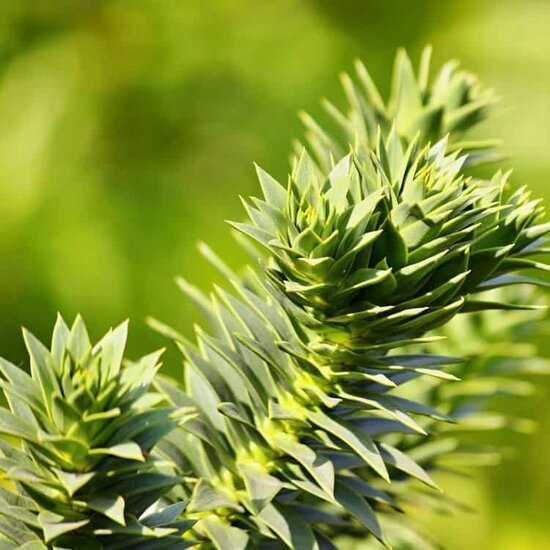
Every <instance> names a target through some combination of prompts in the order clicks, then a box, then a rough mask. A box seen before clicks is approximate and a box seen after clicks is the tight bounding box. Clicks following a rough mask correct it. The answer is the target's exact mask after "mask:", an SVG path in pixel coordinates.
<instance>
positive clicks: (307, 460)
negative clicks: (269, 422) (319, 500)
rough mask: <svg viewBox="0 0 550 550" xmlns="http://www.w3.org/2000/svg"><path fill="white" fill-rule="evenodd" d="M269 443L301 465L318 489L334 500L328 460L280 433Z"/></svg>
mask: <svg viewBox="0 0 550 550" xmlns="http://www.w3.org/2000/svg"><path fill="white" fill-rule="evenodd" d="M271 442H272V444H273V445H274V446H276V447H277V448H278V449H280V450H281V451H283V452H285V453H286V454H288V455H289V456H291V457H292V458H294V459H295V460H296V461H297V462H298V463H299V464H301V465H302V466H303V467H304V468H305V469H306V470H307V471H308V472H309V474H310V475H311V476H312V477H313V479H314V480H315V481H316V482H317V483H318V485H319V487H320V488H321V489H322V490H323V491H325V493H327V495H328V496H329V497H330V498H334V466H333V465H332V462H331V461H330V460H328V459H327V458H325V457H323V456H321V455H319V454H318V453H316V452H315V451H314V450H313V449H311V448H310V447H308V446H307V445H303V444H301V443H299V442H298V441H296V440H295V439H293V438H292V437H291V436H290V435H287V434H285V433H282V432H279V433H276V434H275V435H274V436H273V437H272V439H271Z"/></svg>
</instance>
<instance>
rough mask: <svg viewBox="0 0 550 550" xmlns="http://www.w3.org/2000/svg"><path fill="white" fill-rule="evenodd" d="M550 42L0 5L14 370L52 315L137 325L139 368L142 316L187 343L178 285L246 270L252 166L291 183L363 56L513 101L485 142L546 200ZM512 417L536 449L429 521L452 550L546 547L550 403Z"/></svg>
mask: <svg viewBox="0 0 550 550" xmlns="http://www.w3.org/2000/svg"><path fill="white" fill-rule="evenodd" d="M549 30H550V2H548V0H521V2H520V1H518V0H495V1H491V0H484V1H483V2H479V1H477V0H445V2H438V1H436V0H416V1H415V2H411V1H410V0H402V1H401V0H372V1H368V2H367V1H361V0H338V1H334V0H277V1H269V2H268V1H266V0H211V1H208V2H207V1H203V2H201V1H199V0H118V1H117V0H113V1H104V0H35V1H31V0H2V2H0V129H1V130H0V311H1V315H0V350H1V353H2V355H4V356H6V357H8V358H10V359H11V360H12V361H14V362H18V363H22V362H23V361H24V356H25V354H24V351H23V347H22V343H21V338H20V329H19V327H20V325H25V326H27V327H29V328H31V329H32V330H33V331H34V332H35V333H37V334H38V335H39V336H41V337H43V338H46V337H47V335H48V334H49V331H50V328H51V326H52V324H53V321H54V318H55V314H56V312H57V311H61V312H62V313H63V314H64V315H65V316H67V317H71V316H73V315H75V314H76V313H77V312H81V313H82V314H83V315H84V316H85V318H86V319H87V322H88V324H89V326H90V329H91V331H92V333H93V334H94V335H95V336H99V335H100V333H101V332H102V331H103V330H104V329H106V328H107V327H108V326H111V325H112V324H114V323H117V322H119V321H121V320H122V319H124V318H126V317H130V318H131V320H132V324H131V328H132V332H131V338H130V352H131V354H133V355H135V356H137V355H138V354H140V353H145V352H148V351H150V350H151V349H154V348H155V347H160V346H161V345H163V341H162V340H161V338H160V337H158V336H157V335H156V334H154V333H153V332H152V331H151V330H150V329H148V328H147V326H146V325H145V323H144V318H145V317H146V316H147V315H153V316H155V317H158V318H160V319H162V320H163V321H166V322H168V323H170V324H172V325H175V326H177V327H178V328H179V329H180V330H182V331H183V332H186V333H190V331H191V329H192V324H193V322H194V321H195V320H196V318H197V316H196V314H195V312H194V311H193V309H192V308H191V307H190V306H189V305H188V304H187V303H186V301H185V300H184V299H183V297H181V296H180V295H179V293H178V291H177V289H176V286H175V284H173V279H174V276H175V275H177V274H180V273H181V274H184V275H185V276H186V277H187V278H189V279H190V280H192V281H194V282H196V283H197V284H199V285H200V286H202V287H203V288H208V287H209V286H210V285H211V284H212V282H216V281H218V280H219V276H218V275H216V273H215V272H214V271H213V269H212V268H210V267H209V266H208V265H207V263H206V262H205V261H203V260H202V259H201V258H200V256H199V255H198V254H197V252H196V248H195V243H196V241H198V240H204V241H206V242H208V243H210V244H211V245H213V247H214V248H215V249H217V250H219V251H221V252H222V253H223V255H224V257H225V258H226V259H227V260H228V262H229V263H231V264H233V265H235V266H238V265H240V264H241V263H242V262H243V261H244V254H243V252H242V251H241V250H240V249H239V248H238V247H237V246H236V245H235V243H234V241H233V239H232V237H231V235H230V232H229V230H228V228H227V227H226V225H225V223H224V219H238V218H239V217H240V216H241V208H240V204H239V200H238V195H239V194H242V195H248V194H251V193H254V192H255V191H256V189H257V186H256V182H255V179H254V171H253V168H252V161H256V162H258V163H259V164H261V165H262V166H263V167H265V168H266V169H267V170H269V171H270V172H271V173H273V174H274V175H276V176H280V177H284V174H285V171H286V169H287V166H288V153H289V150H290V141H291V138H292V137H294V136H297V135H299V133H300V131H301V128H300V123H299V122H298V119H297V117H296V112H297V111H298V109H300V108H305V109H306V110H308V111H309V112H311V113H313V114H319V113H320V108H319V107H318V100H319V98H320V97H321V96H324V95H326V96H328V97H330V98H332V99H335V100H336V102H338V98H341V92H340V90H339V84H338V78H337V75H338V73H339V71H341V70H342V69H349V68H351V64H352V60H353V59H354V58H355V57H360V58H361V59H363V60H364V61H365V62H366V64H367V65H368V66H369V68H370V69H371V71H372V73H373V75H374V76H375V77H376V79H377V81H378V82H380V84H381V87H382V89H385V88H387V84H388V80H389V75H390V73H391V61H392V58H393V56H394V53H395V50H396V48H397V47H399V46H405V47H406V48H407V49H408V50H409V52H410V54H411V55H412V56H413V57H417V56H418V54H419V52H420V49H421V47H422V46H423V45H424V44H425V43H427V42H430V43H432V44H433V45H434V60H435V62H436V64H439V63H440V62H442V61H445V60H446V59H448V58H449V57H457V58H459V59H460V60H461V61H462V62H463V65H464V66H465V67H467V68H469V69H472V70H474V71H475V72H477V73H478V74H480V75H481V77H482V80H483V81H484V82H486V83H490V84H491V85H492V86H494V87H495V88H496V89H497V91H498V93H499V95H500V96H501V97H502V98H503V99H502V102H501V105H500V108H499V111H498V113H497V114H496V116H495V117H494V118H493V119H492V120H491V121H490V122H489V123H488V124H487V125H486V126H485V129H484V131H483V133H484V134H485V135H486V136H487V137H493V136H500V137H502V138H504V143H505V150H506V151H507V152H509V153H510V154H511V155H512V157H513V165H514V167H515V176H514V177H515V181H517V182H527V183H529V185H531V186H532V187H533V189H534V190H535V192H536V193H537V194H539V195H542V196H544V197H545V198H546V199H547V200H550V185H549V182H548V180H549V178H550V156H549V155H548V147H549V145H550V99H549V92H550V41H549V40H548V32H549ZM548 348H549V349H550V346H548ZM165 368H166V369H167V370H168V371H169V372H172V373H177V372H179V369H180V360H179V358H178V356H177V354H175V353H173V352H169V353H168V354H167V355H166V367H165ZM544 386H546V390H548V389H549V388H550V385H549V383H548V382H546V383H545V384H543V387H542V389H544ZM516 409H517V410H519V412H521V413H522V414H525V415H527V416H531V417H532V418H535V419H537V420H538V422H539V423H540V428H539V432H538V434H537V435H536V436H534V437H531V438H526V437H524V436H523V437H522V436H517V437H515V436H514V437H509V438H508V440H507V442H508V443H509V444H510V445H511V446H515V447H516V448H517V449H519V452H518V453H517V454H516V455H515V456H514V457H512V458H511V459H510V460H508V461H507V462H506V463H504V464H503V465H502V466H499V467H498V468H495V469H493V470H491V471H490V472H486V473H485V474H484V475H483V477H482V479H481V480H479V481H476V482H467V481H464V480H461V481H459V482H454V484H453V491H455V493H456V494H458V495H459V496H461V497H464V498H465V499H466V500H469V501H470V502H473V503H474V506H475V508H476V509H477V511H478V513H477V514H474V515H472V514H463V515H460V516H459V517H457V518H453V519H449V518H443V519H442V518H431V517H428V518H425V521H426V522H427V524H428V525H429V526H430V528H431V529H433V531H434V535H435V536H436V537H438V538H439V539H440V540H442V542H443V543H444V544H445V546H446V547H447V548H449V549H451V550H452V549H457V550H458V549H466V548H467V549H471V550H477V549H479V550H481V549H484V550H487V549H491V550H492V549H495V550H522V549H541V550H543V549H545V548H550V521H548V520H549V514H550V512H549V510H550V401H549V398H548V396H547V397H546V398H545V397H544V396H543V395H541V396H535V397H534V398H530V399H529V400H526V402H525V403H523V404H522V405H519V407H516Z"/></svg>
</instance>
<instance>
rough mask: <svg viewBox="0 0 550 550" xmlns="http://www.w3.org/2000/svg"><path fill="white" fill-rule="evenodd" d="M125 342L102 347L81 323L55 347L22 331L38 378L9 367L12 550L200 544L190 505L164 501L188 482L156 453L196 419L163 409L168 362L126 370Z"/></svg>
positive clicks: (3, 455) (5, 455) (3, 367)
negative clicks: (160, 384) (160, 380)
mask: <svg viewBox="0 0 550 550" xmlns="http://www.w3.org/2000/svg"><path fill="white" fill-rule="evenodd" d="M126 333H127V326H126V324H123V325H121V326H119V327H117V328H116V329H114V330H112V331H110V332H108V333H107V335H106V336H105V337H104V338H103V339H102V340H101V341H100V342H99V343H98V344H96V345H95V346H92V344H91V343H90V339H89V337H88V333H87V331H86V327H85V326H84V323H83V322H82V319H81V318H80V317H78V318H77V319H76V321H75V322H74V324H73V326H72V327H71V328H70V329H69V328H68V327H67V325H66V324H65V322H64V321H63V319H62V318H61V317H59V318H58V320H57V323H56V326H55V329H54V333H53V338H52V345H51V349H50V350H48V349H47V348H46V347H45V346H44V345H43V344H42V343H41V342H40V341H38V340H37V339H36V338H35V337H34V336H33V335H32V334H30V333H29V332H26V331H25V332H24V336H25V343H26V345H27V349H28V352H29V356H30V359H31V365H30V367H31V368H30V371H31V372H30V376H29V375H28V374H27V373H25V372H24V371H23V370H21V369H20V368H18V367H15V366H14V365H12V364H11V363H9V362H8V361H6V360H4V359H0V373H1V375H2V380H1V382H0V384H1V387H2V390H3V391H4V395H5V396H6V399H7V402H8V405H9V409H0V419H1V423H0V433H2V434H3V435H5V436H8V438H7V439H5V440H1V441H0V469H1V471H2V472H3V478H4V480H5V481H7V482H9V484H10V486H9V487H7V488H1V489H0V533H1V536H0V542H2V548H25V549H29V550H30V549H40V548H50V547H52V546H53V547H55V548H113V549H114V548H151V549H154V548H167V547H170V548H186V547H188V546H190V545H191V544H190V543H189V542H186V541H184V540H183V535H184V533H185V531H187V529H188V528H189V527H190V526H191V524H192V523H190V522H185V521H183V522H182V521H180V520H178V519H177V518H178V516H179V515H180V514H181V512H182V511H183V509H184V503H183V502H180V503H175V504H173V505H171V506H165V507H162V506H159V502H158V501H159V499H160V497H162V496H163V495H164V494H165V493H166V492H167V491H168V490H169V489H170V488H172V487H173V486H174V485H176V484H177V483H178V482H179V481H180V479H179V477H178V476H177V475H175V474H174V473H173V468H172V466H171V465H165V464H163V462H162V460H161V459H159V458H158V457H155V456H154V454H152V453H151V450H152V449H153V447H154V446H155V445H156V444H157V443H158V441H159V440H160V439H161V438H162V437H163V436H164V435H165V434H166V433H167V432H168V431H170V430H171V429H172V428H173V427H174V426H175V425H176V424H177V423H179V422H181V421H182V419H183V418H185V417H186V416H188V415H189V414H190V413H192V410H189V409H179V410H178V409H175V408H173V407H169V406H166V405H164V406H157V405H159V404H161V403H162V402H163V401H164V397H163V396H162V395H160V394H158V393H153V392H150V391H148V388H149V385H150V383H151V380H152V379H153V377H154V376H155V373H156V372H157V370H158V367H159V364H158V359H159V356H160V353H153V354H151V355H149V356H147V357H144V358H142V359H140V360H139V361H137V362H134V363H130V362H127V363H126V364H124V365H123V364H122V357H123V352H124V347H125V343H126ZM10 489H13V491H12V490H10Z"/></svg>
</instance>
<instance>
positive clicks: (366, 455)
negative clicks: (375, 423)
mask: <svg viewBox="0 0 550 550" xmlns="http://www.w3.org/2000/svg"><path fill="white" fill-rule="evenodd" d="M308 418H309V419H310V420H311V422H313V424H315V425H317V426H319V427H320V428H322V429H323V430H326V432H327V433H329V434H331V435H334V436H335V437H337V438H338V439H340V440H342V441H343V442H344V443H345V444H346V445H348V446H349V448H350V449H352V450H353V451H355V452H356V453H357V455H358V456H359V457H361V458H362V459H363V460H364V461H365V463H366V464H368V465H369V466H370V467H371V468H372V469H373V470H374V471H375V472H376V473H377V474H378V475H379V476H380V477H382V478H383V479H385V480H386V481H389V476H388V471H387V469H386V466H385V465H384V461H383V460H382V457H381V456H380V452H379V451H378V449H377V447H376V445H375V444H374V442H373V441H372V439H371V438H370V437H369V436H368V435H366V434H365V433H363V432H361V430H357V429H355V428H353V427H352V426H347V425H345V424H344V423H343V422H342V421H340V420H335V419H332V418H330V417H329V416H327V415H326V414H325V413H323V412H321V411H310V412H309V414H308Z"/></svg>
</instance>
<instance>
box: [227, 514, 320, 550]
mask: <svg viewBox="0 0 550 550" xmlns="http://www.w3.org/2000/svg"><path fill="white" fill-rule="evenodd" d="M258 520H260V521H261V522H263V523H265V524H266V525H267V526H268V527H269V528H270V529H271V530H272V531H273V532H274V533H275V534H276V535H277V536H278V537H279V538H280V539H281V540H282V541H283V542H284V543H285V544H286V545H287V546H288V547H289V548H292V549H293V550H319V545H318V543H317V540H316V539H315V536H314V535H313V531H312V530H311V529H310V527H309V525H308V524H307V523H306V522H305V521H304V520H303V519H302V518H301V517H300V516H299V515H298V514H297V513H296V512H294V511H293V510H292V509H291V508H290V507H288V506H284V505H283V504H274V503H272V504H268V505H267V506H266V507H265V508H264V509H263V510H262V512H261V514H259V515H258ZM228 550H229V549H228Z"/></svg>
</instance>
